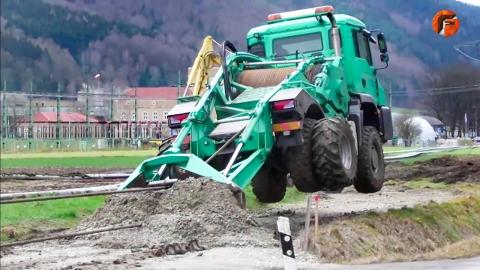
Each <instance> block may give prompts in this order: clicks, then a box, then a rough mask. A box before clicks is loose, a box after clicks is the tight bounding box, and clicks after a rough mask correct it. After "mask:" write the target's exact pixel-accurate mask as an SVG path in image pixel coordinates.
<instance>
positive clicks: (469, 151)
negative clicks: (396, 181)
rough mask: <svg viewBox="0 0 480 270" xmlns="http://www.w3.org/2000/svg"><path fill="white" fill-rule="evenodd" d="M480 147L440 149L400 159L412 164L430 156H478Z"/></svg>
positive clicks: (430, 157)
mask: <svg viewBox="0 0 480 270" xmlns="http://www.w3.org/2000/svg"><path fill="white" fill-rule="evenodd" d="M479 155H480V148H478V147H477V148H471V149H458V150H453V151H441V152H435V153H427V154H423V155H420V156H418V157H414V158H406V159H402V160H401V162H402V163H405V164H412V163H413V162H415V161H424V160H429V159H432V158H438V157H443V156H479Z"/></svg>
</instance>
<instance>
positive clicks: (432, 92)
mask: <svg viewBox="0 0 480 270" xmlns="http://www.w3.org/2000/svg"><path fill="white" fill-rule="evenodd" d="M477 91H478V92H480V87H475V88H466V89H455V90H448V91H422V92H417V91H408V92H407V91H405V92H393V93H392V95H393V96H397V97H398V96H415V95H426V96H428V95H445V94H455V93H466V92H477Z"/></svg>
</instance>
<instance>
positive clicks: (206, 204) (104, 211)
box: [77, 178, 273, 248]
mask: <svg viewBox="0 0 480 270" xmlns="http://www.w3.org/2000/svg"><path fill="white" fill-rule="evenodd" d="M136 223H141V224H142V227H140V228H135V229H126V230H119V231H112V232H106V233H102V234H98V235H91V236H89V237H88V239H90V240H96V244H98V245H100V246H102V247H108V248H140V247H147V248H156V247H158V246H160V245H165V244H172V243H181V242H188V241H192V240H198V242H199V244H200V245H202V246H205V247H207V248H211V247H218V246H245V245H249V246H251V245H254V246H264V245H268V244H269V243H270V241H268V240H267V239H268V238H270V239H271V240H272V241H273V237H268V233H266V231H265V230H264V229H262V228H260V227H258V225H257V224H256V223H255V221H254V220H253V219H252V218H251V217H250V215H249V213H248V212H247V211H246V210H244V209H242V208H240V207H239V206H238V203H237V200H236V199H235V197H234V196H233V193H232V191H231V190H230V189H229V188H228V186H226V185H223V184H220V183H216V182H214V181H211V180H208V179H193V178H190V179H187V180H184V181H179V182H177V183H176V184H175V185H174V186H173V187H172V188H170V189H168V190H165V191H151V192H138V193H130V194H120V195H114V196H111V197H109V199H108V200H107V202H106V204H105V206H104V207H103V208H101V209H99V210H98V211H97V212H96V213H95V214H94V215H93V216H92V217H90V218H88V219H87V220H86V221H84V222H83V223H82V224H80V226H79V227H77V230H79V231H83V230H92V229H98V228H100V227H108V226H120V225H126V224H136ZM266 238H267V239H266Z"/></svg>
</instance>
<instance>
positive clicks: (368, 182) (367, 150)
mask: <svg viewBox="0 0 480 270" xmlns="http://www.w3.org/2000/svg"><path fill="white" fill-rule="evenodd" d="M382 145H383V144H382V140H381V139H380V135H379V134H378V131H377V129H376V128H375V127H371V126H366V127H364V128H363V131H362V144H361V145H360V147H359V149H358V152H359V158H358V172H357V178H356V179H355V181H354V186H355V189H356V190H357V191H358V192H361V193H373V192H377V191H379V190H380V189H382V187H383V182H384V177H385V163H384V160H383V146H382Z"/></svg>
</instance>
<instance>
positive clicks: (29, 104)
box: [28, 80, 33, 145]
mask: <svg viewBox="0 0 480 270" xmlns="http://www.w3.org/2000/svg"><path fill="white" fill-rule="evenodd" d="M32 97H33V80H30V95H29V97H28V115H29V117H30V123H29V124H28V138H29V139H30V138H32V135H33V111H32ZM29 145H30V143H29Z"/></svg>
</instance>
